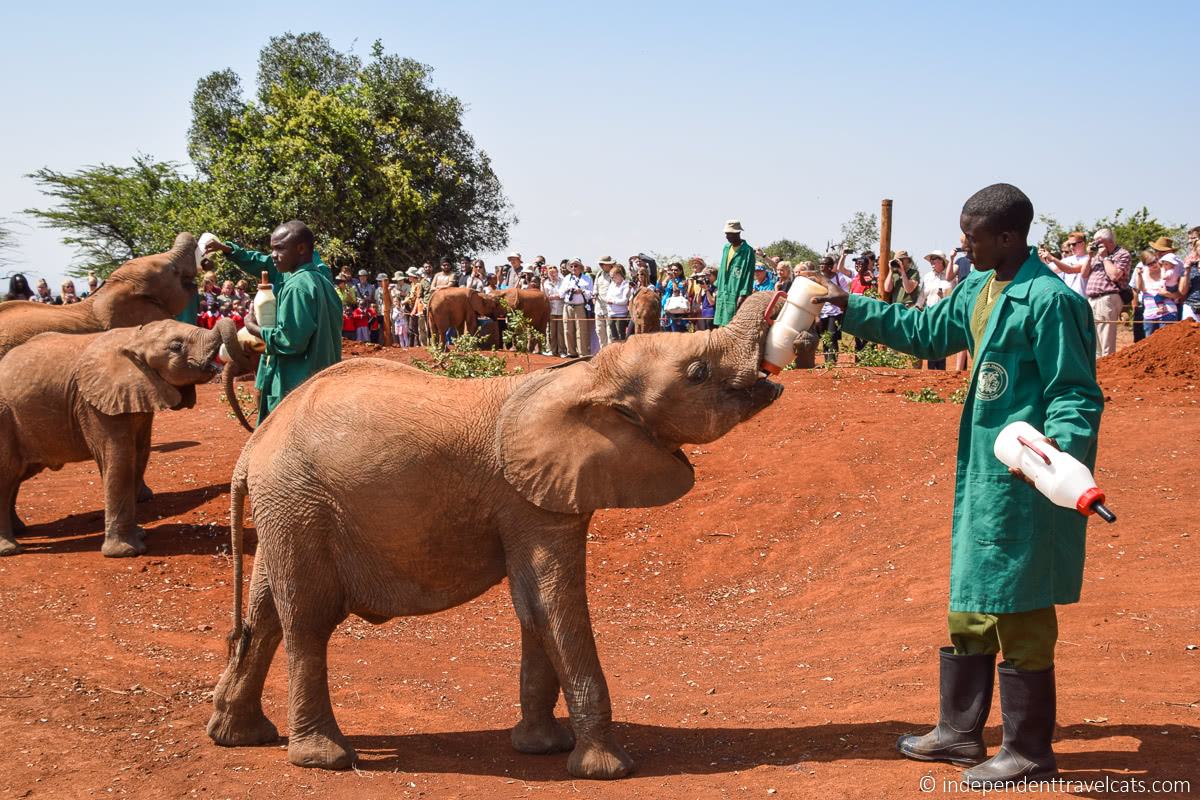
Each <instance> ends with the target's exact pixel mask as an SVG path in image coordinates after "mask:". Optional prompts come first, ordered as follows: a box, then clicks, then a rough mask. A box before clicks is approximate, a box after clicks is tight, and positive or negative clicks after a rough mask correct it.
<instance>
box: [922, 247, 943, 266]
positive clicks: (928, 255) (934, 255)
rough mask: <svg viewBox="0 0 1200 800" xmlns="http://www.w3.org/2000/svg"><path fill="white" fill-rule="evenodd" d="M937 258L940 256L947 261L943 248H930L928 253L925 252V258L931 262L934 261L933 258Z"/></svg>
mask: <svg viewBox="0 0 1200 800" xmlns="http://www.w3.org/2000/svg"><path fill="white" fill-rule="evenodd" d="M935 258H940V259H941V260H942V261H945V260H946V254H945V253H943V252H942V251H941V250H930V251H929V252H928V253H926V254H925V260H926V261H928V262H929V263H930V264H932V263H933V259H935Z"/></svg>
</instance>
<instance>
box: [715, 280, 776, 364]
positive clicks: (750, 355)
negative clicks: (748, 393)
mask: <svg viewBox="0 0 1200 800" xmlns="http://www.w3.org/2000/svg"><path fill="white" fill-rule="evenodd" d="M770 301H771V295H770V294H768V293H766V292H756V293H755V294H752V295H750V296H749V297H747V298H746V299H745V300H744V301H743V302H742V305H741V307H740V308H738V310H737V313H736V314H734V316H733V319H731V320H730V321H729V324H728V325H725V326H724V327H722V328H719V329H717V330H716V331H715V332H714V334H713V335H714V337H715V338H717V339H718V340H719V341H720V342H721V344H722V347H723V350H724V353H725V357H727V358H729V360H730V363H731V364H732V366H733V367H734V369H735V370H736V373H735V377H734V379H733V380H732V381H731V384H732V385H733V386H734V388H746V387H748V386H752V385H754V383H755V381H757V380H758V374H759V363H760V361H761V360H762V350H763V343H764V341H765V339H766V333H767V331H768V330H769V329H770V325H769V323H768V322H767V320H766V319H765V318H764V313H765V312H766V310H767V306H768V305H769V303H770Z"/></svg>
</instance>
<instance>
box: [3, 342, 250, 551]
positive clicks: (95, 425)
mask: <svg viewBox="0 0 1200 800" xmlns="http://www.w3.org/2000/svg"><path fill="white" fill-rule="evenodd" d="M222 344H225V346H226V350H227V352H229V354H230V356H231V360H230V363H229V365H227V366H226V372H227V374H230V373H232V372H233V371H235V370H240V369H244V368H245V365H246V363H247V362H246V360H245V359H244V357H243V356H242V351H241V347H240V345H239V344H238V343H237V330H236V328H235V327H234V325H233V322H232V321H230V320H221V322H220V323H218V324H217V326H216V327H215V328H213V329H212V330H206V329H204V328H198V327H196V326H195V325H187V324H184V323H182V322H176V321H175V320H160V321H158V322H151V323H148V324H146V325H142V326H141V327H137V328H118V329H116V330H112V331H106V332H104V333H92V334H82V335H79V334H68V333H44V334H41V335H40V336H35V337H34V338H33V339H30V340H29V341H28V342H25V343H24V344H22V345H18V346H17V347H14V348H13V349H12V350H11V351H10V352H9V353H8V355H7V356H5V357H4V359H2V360H0V441H2V442H4V443H5V445H4V447H3V448H2V449H0V502H2V503H3V505H2V506H0V508H3V509H4V511H5V513H3V514H0V556H6V555H13V554H15V553H19V552H20V551H21V548H20V547H19V546H18V545H17V539H16V535H17V533H18V531H17V530H15V529H14V525H13V522H14V519H15V517H16V509H15V503H16V497H17V491H18V489H19V488H20V486H21V483H22V482H24V481H26V480H28V479H29V478H32V477H33V476H34V475H36V474H38V473H39V472H41V471H42V470H44V469H54V470H56V469H61V468H62V466H63V464H69V463H72V462H75V461H87V460H90V459H95V461H96V463H97V465H98V466H99V467H100V475H101V478H102V480H103V483H104V545H103V547H102V548H101V552H102V553H104V555H106V556H109V557H115V556H132V555H138V554H140V553H144V552H146V545H145V543H144V542H143V541H142V536H143V534H142V532H141V530H140V529H139V528H138V527H137V524H136V519H135V514H134V504H135V495H136V491H137V476H138V475H140V474H141V473H142V472H143V471H144V470H145V467H146V462H147V460H148V459H149V458H150V447H149V437H148V436H145V432H146V431H149V430H150V426H151V425H152V424H153V422H154V412H155V411H156V410H161V409H164V408H191V407H192V406H193V405H195V403H196V387H195V384H197V383H205V382H207V381H210V380H212V378H213V376H214V375H215V374H216V373H217V372H218V371H219V370H220V366H219V364H218V361H217V357H218V349H219V348H220V346H221V345H222Z"/></svg>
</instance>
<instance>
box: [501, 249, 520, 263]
mask: <svg viewBox="0 0 1200 800" xmlns="http://www.w3.org/2000/svg"><path fill="white" fill-rule="evenodd" d="M520 257H521V254H520V253H518V252H516V251H515V250H514V251H513V252H511V253H509V254H508V255H506V256H505V257H504V260H505V261H512V260H513V259H514V258H517V259H519V258H520Z"/></svg>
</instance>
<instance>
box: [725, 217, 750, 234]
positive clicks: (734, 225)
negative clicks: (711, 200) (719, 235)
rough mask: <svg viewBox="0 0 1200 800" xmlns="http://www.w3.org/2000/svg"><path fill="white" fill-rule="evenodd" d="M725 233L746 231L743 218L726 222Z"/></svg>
mask: <svg viewBox="0 0 1200 800" xmlns="http://www.w3.org/2000/svg"><path fill="white" fill-rule="evenodd" d="M725 233H745V230H744V229H743V228H742V223H741V220H736V219H731V220H729V221H727V222H726V223H725Z"/></svg>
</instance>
